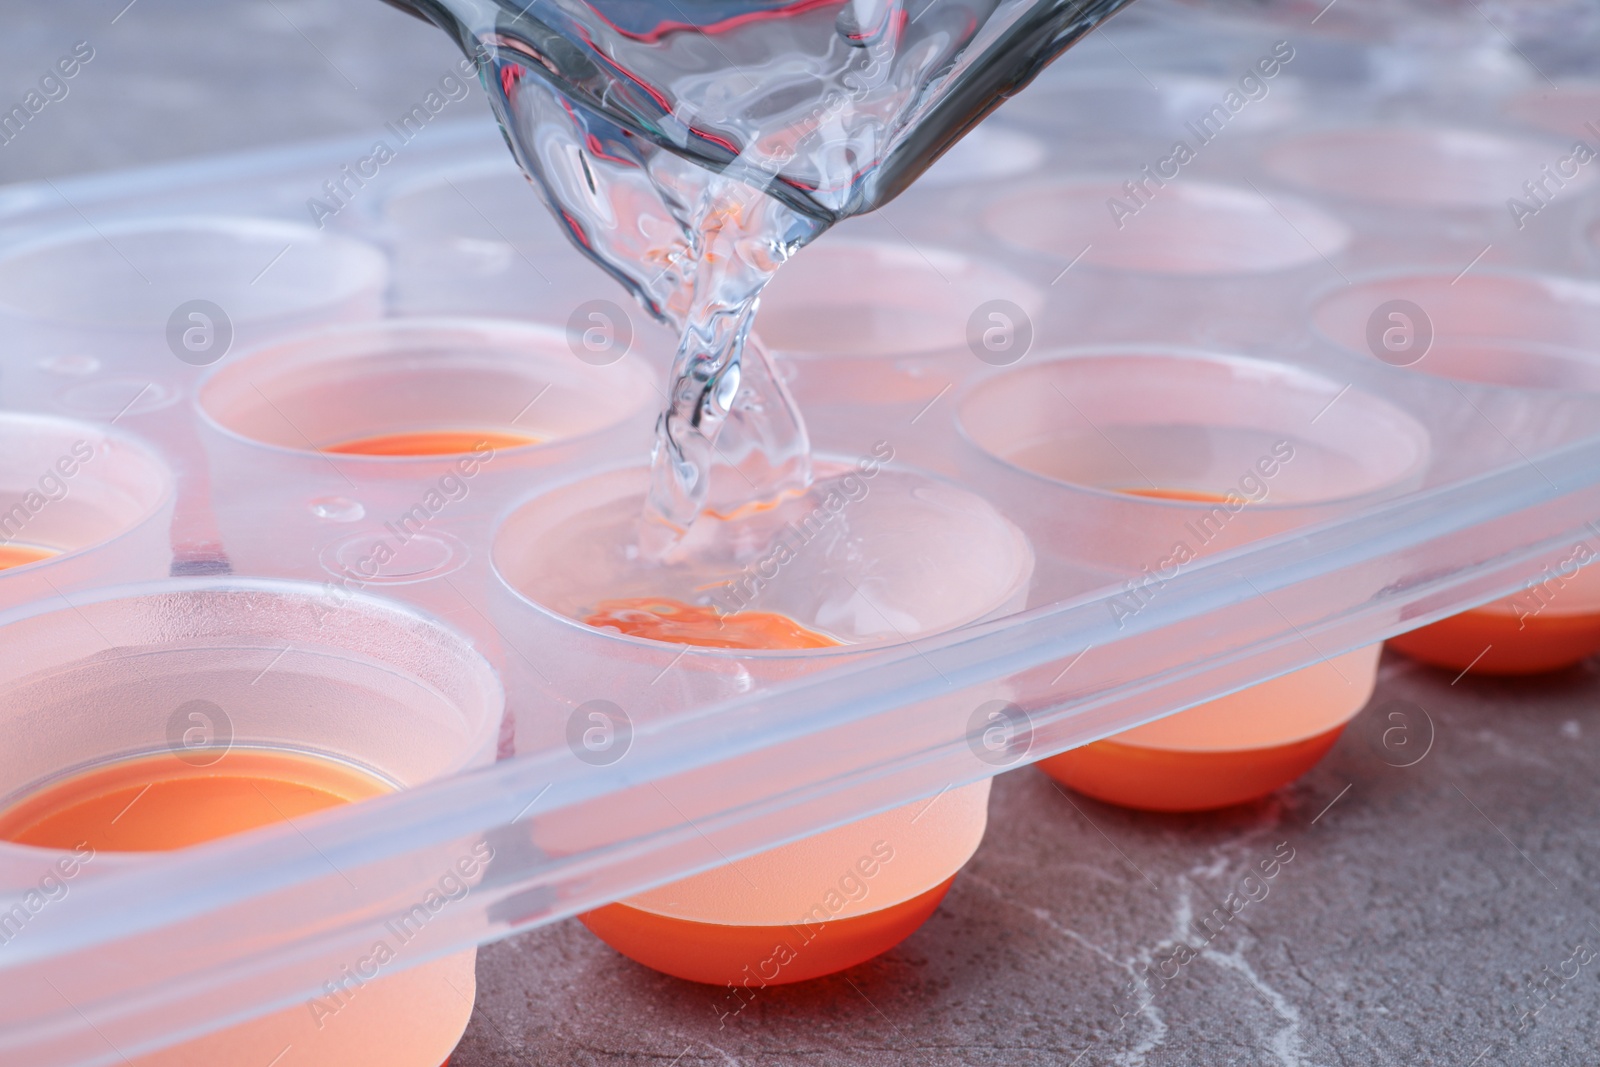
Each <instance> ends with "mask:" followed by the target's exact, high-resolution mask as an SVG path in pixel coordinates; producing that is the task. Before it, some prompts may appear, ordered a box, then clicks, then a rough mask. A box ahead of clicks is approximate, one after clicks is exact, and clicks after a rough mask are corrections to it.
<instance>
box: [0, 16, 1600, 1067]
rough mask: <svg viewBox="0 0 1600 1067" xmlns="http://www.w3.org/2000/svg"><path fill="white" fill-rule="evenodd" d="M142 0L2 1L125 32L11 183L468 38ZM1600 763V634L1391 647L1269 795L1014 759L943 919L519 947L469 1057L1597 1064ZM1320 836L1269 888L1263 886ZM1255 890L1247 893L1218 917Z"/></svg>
mask: <svg viewBox="0 0 1600 1067" xmlns="http://www.w3.org/2000/svg"><path fill="white" fill-rule="evenodd" d="M125 4H126V0H103V2H102V0H53V2H51V3H49V4H44V3H32V4H24V3H21V2H20V0H9V2H8V3H6V4H5V5H3V6H0V27H3V28H0V100H6V101H9V100H11V99H12V98H17V99H20V98H21V96H22V94H23V93H25V92H26V91H27V89H28V87H29V86H30V85H31V84H32V83H33V82H34V81H35V80H36V79H37V78H38V76H39V75H41V74H43V73H44V72H45V71H46V69H47V68H48V66H49V64H50V63H52V62H53V61H54V59H55V58H56V56H58V55H60V54H63V53H65V52H66V51H68V50H70V48H71V46H72V45H73V43H75V42H76V41H79V40H88V41H90V42H92V44H93V46H94V48H95V49H96V56H95V59H94V60H93V61H92V62H91V63H90V65H89V66H88V67H86V68H85V69H84V70H83V71H82V72H81V73H80V75H79V76H78V77H77V78H76V79H74V81H73V83H72V88H71V92H70V94H69V96H68V97H67V98H66V99H65V100H62V101H60V102H58V103H52V104H50V105H49V106H48V107H47V108H46V109H45V110H44V111H43V112H42V113H41V114H40V115H39V116H38V118H37V119H36V120H35V121H34V122H32V123H30V124H29V126H28V127H27V128H26V129H25V130H24V131H23V133H22V135H21V136H19V137H18V138H17V139H16V140H14V141H13V142H12V143H11V144H9V145H6V146H4V147H0V180H5V181H17V180H24V179H35V178H45V177H52V178H53V177H56V176H61V175H67V174H73V173H77V172H81V171H85V170H95V169H104V168H110V167H121V166H131V165H136V164H140V163H147V162H155V161H159V160H165V159H170V158H177V157H182V156H187V155H200V154H206V153H210V152H219V151H232V150H240V149H246V148H251V147H257V146H265V145H271V144H275V143H282V142H286V141H291V140H297V139H303V138H308V137H315V136H323V135H335V134H361V133H364V132H367V131H377V130H378V129H379V128H380V127H381V125H382V123H383V122H384V121H385V120H386V119H387V118H389V117H391V116H392V115H393V114H395V113H398V112H399V111H400V110H403V109H404V108H405V107H408V106H409V105H410V103H411V102H412V101H413V100H415V99H416V98H417V97H419V96H420V95H421V94H422V93H424V92H426V91H427V88H428V87H429V85H430V84H431V83H433V82H434V81H436V80H437V78H438V77H439V75H440V74H441V73H442V72H444V71H445V70H447V69H448V68H449V65H450V64H451V63H452V62H453V60H454V56H453V53H452V50H451V46H450V44H449V42H447V41H446V40H445V39H444V38H443V36H442V35H440V34H438V33H437V32H436V31H433V30H431V29H429V28H428V27H425V26H423V25H421V24H418V23H414V22H412V21H411V20H408V19H406V18H404V17H402V16H400V15H398V14H396V13H393V12H391V11H390V10H388V9H387V8H385V7H383V6H382V5H381V4H379V3H377V0H343V2H340V3H335V2H333V0H249V2H245V0H214V2H202V0H135V2H134V3H133V4H132V5H128V6H125ZM119 12H120V15H119ZM482 121H484V122H485V123H487V122H488V121H489V120H488V117H487V116H486V115H485V116H483V119H482ZM1392 711H1398V712H1400V713H1401V714H1402V715H1403V716H1404V718H1402V719H1399V720H1396V719H1391V718H1389V717H1388V716H1389V713H1390V712H1392ZM1430 724H1431V726H1430ZM1397 725H1399V726H1400V727H1402V728H1403V729H1404V731H1405V732H1404V733H1403V734H1398V735H1397V734H1390V736H1389V738H1388V742H1389V743H1388V744H1387V745H1386V744H1384V739H1383V734H1384V731H1385V730H1391V729H1394V728H1395V727H1396V726H1397ZM1430 740H1431V745H1430V744H1429V742H1430ZM1423 753H1425V755H1423ZM1419 756H1420V759H1419V758H1418V757H1419ZM1412 760H1416V762H1415V764H1414V765H1413V766H1409V767H1399V766H1394V765H1393V764H1397V763H1407V762H1411V761H1412ZM1597 760H1600V669H1597V668H1596V666H1595V665H1594V664H1590V665H1588V666H1586V667H1584V668H1580V669H1575V670H1572V671H1569V672H1565V673H1563V674H1560V675H1556V676H1551V677H1548V678H1543V679H1536V680H1523V681H1517V682H1509V681H1508V682H1499V681H1492V680H1485V679H1479V678H1476V677H1474V676H1472V675H1468V676H1467V677H1465V678H1463V679H1461V680H1460V681H1459V682H1456V683H1455V684H1452V680H1451V676H1450V675H1448V674H1444V673H1441V672H1437V671H1432V670H1428V669H1425V668H1419V667H1414V666H1411V665H1409V664H1407V663H1406V662H1405V661H1403V660H1399V659H1394V658H1391V659H1389V660H1387V661H1386V663H1385V665H1384V668H1383V676H1382V680H1381V682H1380V685H1379V690H1378V694H1377V696H1376V698H1375V699H1374V701H1373V705H1372V708H1371V709H1370V710H1369V711H1368V713H1367V714H1366V715H1365V716H1364V717H1363V719H1361V720H1359V721H1358V724H1357V725H1356V726H1355V727H1353V728H1352V729H1351V730H1350V731H1348V732H1347V733H1346V735H1345V737H1344V738H1343V739H1342V740H1341V742H1340V743H1339V745H1338V747H1337V748H1336V749H1335V750H1334V752H1333V753H1332V754H1331V755H1330V756H1329V757H1328V758H1327V759H1326V760H1325V761H1324V762H1323V763H1322V764H1321V765H1320V766H1319V767H1317V768H1316V770H1314V771H1313V772H1312V773H1311V774H1310V775H1308V776H1307V777H1306V778H1305V779H1303V780H1302V781H1301V782H1300V783H1298V784H1297V785H1295V786H1294V787H1293V788H1291V789H1289V790H1287V791H1285V792H1283V793H1282V794H1280V795H1278V796H1277V797H1274V798H1272V799H1271V800H1270V801H1267V802H1265V803H1261V804H1258V805H1254V806H1250V807H1245V808H1239V809H1235V810H1231V811H1227V812H1223V813H1220V814H1214V815H1207V816H1196V817H1155V816H1150V815H1141V814H1136V813H1130V812H1125V811H1119V810H1116V809H1113V808H1109V807H1107V806H1104V805H1101V804H1097V803H1095V802H1093V801H1089V800H1086V799H1083V798H1080V797H1071V796H1069V795H1067V794H1065V793H1063V792H1062V791H1061V790H1059V789H1057V788H1056V787H1055V786H1053V785H1052V784H1051V783H1050V781H1049V780H1048V779H1046V778H1045V777H1044V776H1042V775H1041V774H1039V773H1038V772H1036V771H1034V770H1032V769H1027V768H1024V769H1022V770H1019V771H1014V772H1012V773H1010V774H1007V775H1005V776H1004V777H1002V778H1001V779H1000V780H999V781H998V782H997V784H996V788H995V791H994V797H993V801H992V806H991V814H990V829H989V834H988V837H987V839H986V840H985V843H984V845H983V847H982V848H981V850H980V851H979V852H978V854H977V856H976V857H975V859H974V860H973V862H972V863H971V865H970V866H969V867H968V868H967V870H966V871H965V873H964V874H963V875H962V876H961V877H960V878H959V879H958V880H957V881H956V884H955V887H954V889H953V890H952V892H951V893H950V895H949V897H948V898H947V900H946V902H945V903H944V905H943V906H942V907H941V908H940V910H939V911H938V913H937V914H936V915H935V916H934V917H933V919H932V920H931V921H930V922H929V923H928V924H927V925H926V926H925V927H924V928H923V929H922V930H921V931H919V932H918V933H917V934H916V935H914V936H913V937H912V938H911V939H910V940H909V941H907V942H906V943H905V944H903V945H902V946H900V947H899V948H897V949H895V950H894V951H893V952H891V953H889V954H888V955H887V956H885V957H883V958H881V959H879V960H876V961H874V962H872V963H869V964H866V965H864V966H861V967H858V968H856V969H855V970H853V971H850V972H848V973H847V974H844V975H840V976H838V977H835V978H830V979H825V980H821V981H817V982H813V983H809V984H806V985H803V986H798V987H786V988H775V989H767V990H762V991H761V992H759V993H758V994H757V995H755V996H754V998H753V999H750V1000H748V1002H745V1001H744V1000H734V999H732V998H731V997H730V996H729V994H727V992H726V991H725V990H724V991H719V990H716V989H713V988H709V987H703V986H695V985H691V984H687V983H684V982H679V981H676V980H673V979H669V978H664V977H661V976H658V975H655V974H652V973H651V972H649V971H646V970H644V969H643V968H641V967H638V966H636V965H634V964H632V963H630V962H628V961H626V960H624V959H622V958H621V957H619V956H617V955H616V954H615V953H613V952H612V951H611V950H610V949H608V948H606V947H605V946H604V945H602V944H600V943H599V942H597V941H596V940H595V939H594V938H592V937H591V936H590V935H589V934H588V933H587V931H585V930H584V929H583V928H582V927H581V926H579V925H578V924H577V923H576V922H566V923H561V924H559V925H556V926H553V927H550V928H547V929H542V930H537V931H534V932H531V933H527V934H524V935H521V936H518V937H516V938H512V939H510V940H508V941H505V942H503V943H500V944H496V945H492V946H489V947H487V948H486V949H484V950H483V952H482V953H481V956H480V963H479V1005H480V1010H479V1011H478V1012H477V1014H476V1015H475V1017H474V1021H473V1024H472V1027H471V1029H470V1030H469V1031H468V1034H467V1037H466V1039H465V1041H464V1043H463V1045H462V1046H461V1049H460V1050H459V1052H458V1053H457V1054H456V1056H455V1057H454V1060H453V1064H454V1067H512V1065H516V1067H532V1065H552V1067H565V1065H579V1064H594V1065H623V1064H628V1065H635V1064H637V1065H657V1067H672V1065H682V1067H688V1065H691V1064H762V1065H772V1067H789V1065H795V1067H799V1065H805V1067H834V1065H845V1064H849V1065H880V1064H881V1065H901V1064H928V1065H944V1064H950V1065H954V1064H975V1065H1012V1064H1016V1065H1022V1064H1029V1065H1032V1064H1081V1065H1084V1067H1089V1065H1102V1064H1105V1065H1111V1064H1120V1065H1129V1067H1131V1065H1138V1064H1147V1065H1151V1067H1197V1065H1205V1067H1209V1065H1223V1064H1241V1065H1257V1064H1260V1065H1312V1064H1316V1065H1328V1064H1352V1065H1354V1064H1361V1065H1365V1064H1396V1065H1406V1067H1410V1065H1423V1064H1440V1065H1449V1067H1473V1065H1482V1067H1488V1065H1491V1064H1494V1065H1511V1064H1518V1065H1520V1064H1526V1065H1539V1067H1563V1065H1570V1067H1578V1065H1592V1064H1596V1063H1600V889H1597V888H1596V878H1597V875H1600V776H1597V775H1596V773H1595V771H1594V768H1595V766H1596V763H1597ZM1291 849H1292V854H1293V859H1292V860H1291V861H1290V862H1288V863H1287V864H1285V865H1282V866H1281V869H1279V870H1278V873H1277V875H1276V877H1274V878H1273V879H1272V880H1271V882H1270V883H1268V885H1267V889H1266V892H1265V895H1264V896H1263V894H1262V888H1261V885H1260V883H1258V882H1250V883H1248V884H1247V885H1246V884H1244V883H1243V880H1244V877H1245V875H1246V874H1248V873H1251V872H1252V871H1255V870H1259V866H1260V864H1261V862H1262V861H1263V860H1266V859H1268V858H1269V857H1272V856H1274V855H1275V853H1276V854H1279V855H1287V854H1288V852H1287V850H1291ZM1245 890H1248V892H1249V894H1251V895H1253V896H1254V897H1256V898H1259V899H1251V898H1250V896H1246V895H1243V894H1244V891H1245ZM1230 892H1234V893H1240V894H1241V895H1239V896H1236V897H1235V898H1234V900H1235V901H1236V902H1237V901H1240V900H1245V901H1248V902H1247V903H1245V904H1244V905H1243V906H1242V907H1239V909H1238V912H1237V914H1236V915H1232V916H1231V917H1230V918H1229V919H1228V921H1227V922H1221V921H1219V920H1216V919H1213V920H1212V923H1211V924H1210V926H1209V927H1208V926H1207V925H1206V924H1205V919H1206V917H1207V916H1208V915H1212V914H1213V909H1216V908H1218V907H1224V908H1227V907H1228V894H1229V893H1230ZM1180 945H1186V946H1188V951H1183V950H1181V949H1180ZM1191 953H1192V955H1193V958H1190V954H1191ZM1591 955H1593V956H1594V958H1590V957H1591ZM1179 960H1182V962H1181V964H1180V962H1179ZM1536 1009H1537V1010H1536ZM1529 1013H1533V1014H1529Z"/></svg>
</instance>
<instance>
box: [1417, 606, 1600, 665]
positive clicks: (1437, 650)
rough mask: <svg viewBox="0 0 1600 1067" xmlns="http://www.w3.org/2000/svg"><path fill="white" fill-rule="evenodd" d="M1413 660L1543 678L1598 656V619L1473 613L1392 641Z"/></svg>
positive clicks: (1595, 616) (1433, 624) (1599, 630)
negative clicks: (1545, 674) (1534, 675)
mask: <svg viewBox="0 0 1600 1067" xmlns="http://www.w3.org/2000/svg"><path fill="white" fill-rule="evenodd" d="M1389 647H1390V648H1393V649H1395V650H1397V651H1399V652H1403V653H1405V654H1406V655H1407V656H1410V657H1411V658H1412V659H1414V660H1418V661H1420V662H1422V663H1427V664H1430V665H1432V666H1434V667H1444V668H1446V669H1448V670H1453V671H1464V670H1466V669H1467V668H1468V667H1471V668H1472V673H1473V674H1501V675H1515V674H1540V673H1543V672H1545V671H1554V670H1560V669H1561V668H1563V667H1571V666H1573V665H1574V664H1577V663H1581V662H1583V661H1584V660H1586V659H1588V658H1589V657H1590V656H1592V655H1594V654H1595V653H1597V652H1600V614H1595V615H1555V614H1543V615H1532V616H1529V617H1528V618H1525V619H1519V618H1517V616H1516V615H1515V614H1513V613H1510V612H1503V611H1486V610H1484V609H1482V608H1474V609H1473V610H1471V611H1467V612H1463V613H1462V614H1460V615H1452V616H1451V617H1450V618H1448V619H1440V620H1439V621H1438V622H1436V623H1432V624H1431V625H1428V626H1424V627H1422V628H1421V629H1417V630H1412V631H1411V632H1410V633H1405V634H1400V635H1399V636H1397V637H1391V638H1389Z"/></svg>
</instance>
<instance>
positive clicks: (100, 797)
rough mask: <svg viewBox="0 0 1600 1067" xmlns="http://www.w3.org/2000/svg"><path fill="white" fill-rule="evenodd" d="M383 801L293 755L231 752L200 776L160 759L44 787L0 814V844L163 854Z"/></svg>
mask: <svg viewBox="0 0 1600 1067" xmlns="http://www.w3.org/2000/svg"><path fill="white" fill-rule="evenodd" d="M185 755H186V756H188V757H189V759H190V760H194V758H195V757H194V754H192V753H185ZM196 762H198V761H196ZM387 792H389V787H388V786H387V785H385V784H384V783H383V782H381V781H379V780H378V779H376V778H374V777H372V776H371V775H369V774H366V773H365V772H363V771H360V770H357V769H356V768H354V767H349V766H346V765H345V764H342V763H335V762H333V761H332V760H324V759H318V758H316V757H313V756H305V755H300V754H298V753H289V752H273V751H262V750H251V749H233V750H231V751H229V752H227V753H225V754H221V758H219V759H218V760H217V761H216V762H215V763H213V764H211V765H210V766H206V767H200V766H195V764H194V762H188V761H186V760H184V759H180V758H179V757H178V756H176V755H173V754H170V753H165V754H162V755H159V756H143V757H138V758H135V759H129V760H122V761H120V762H117V763H112V764H107V765H106V766H103V767H96V768H95V769H93V770H90V771H86V772H84V773H83V774H79V775H75V776H73V777H71V778H68V779H66V780H64V781H61V782H57V783H55V784H54V785H50V786H46V787H45V788H44V789H42V790H40V791H39V792H37V793H34V794H33V795H31V796H29V797H27V798H25V799H24V800H22V801H21V802H20V803H18V804H15V805H13V806H12V807H11V808H10V809H8V810H7V811H5V812H3V813H0V840H6V841H13V842H16V843H17V844H19V845H34V846H37V847H39V848H55V849H72V848H76V847H77V846H78V845H80V844H83V843H87V844H88V845H89V846H90V847H92V848H93V849H94V850H95V851H96V852H165V851H168V850H170V849H175V848H186V847H188V846H190V845H198V844H201V843H202V842H205V841H212V840H215V839H216V838H219V837H227V836H229V835H230V834H237V833H243V832H244V831H246V830H254V829H256V828H257V827H261V826H268V825H271V824H273V823H277V822H283V821H284V820H286V819H296V818H299V817H301V816H304V815H310V814H312V813H314V812H318V811H323V810H325V809H327V808H331V807H335V806H336V805H339V804H347V803H349V802H351V801H355V800H365V799H367V798H369V797H375V796H379V795H381V794H383V793H387Z"/></svg>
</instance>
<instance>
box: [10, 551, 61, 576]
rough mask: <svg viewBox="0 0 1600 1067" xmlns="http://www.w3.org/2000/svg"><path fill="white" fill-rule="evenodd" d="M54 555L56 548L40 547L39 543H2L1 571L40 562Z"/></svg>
mask: <svg viewBox="0 0 1600 1067" xmlns="http://www.w3.org/2000/svg"><path fill="white" fill-rule="evenodd" d="M54 555H56V552H55V550H54V549H49V548H39V547H38V546H37V545H0V571H4V570H10V569H11V568H12V567H22V566H26V565H27V564H29V563H38V562H39V561H40V560H41V559H49V558H50V557H51V556H54Z"/></svg>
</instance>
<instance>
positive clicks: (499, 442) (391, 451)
mask: <svg viewBox="0 0 1600 1067" xmlns="http://www.w3.org/2000/svg"><path fill="white" fill-rule="evenodd" d="M538 443H539V439H538V438H537V437H529V436H528V435H526V434H518V433H501V432H499V431H493V430H419V431H417V432H415V433H386V434H379V435H377V436H376V437H358V438H356V439H355V440H353V441H344V442H341V443H340V444H336V445H327V446H325V447H324V448H323V449H322V451H324V452H333V453H336V454H338V455H345V456H458V455H462V454H463V453H467V452H482V451H484V450H485V449H493V450H495V451H499V450H500V449H503V448H521V447H523V446H524V445H536V444H538Z"/></svg>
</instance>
